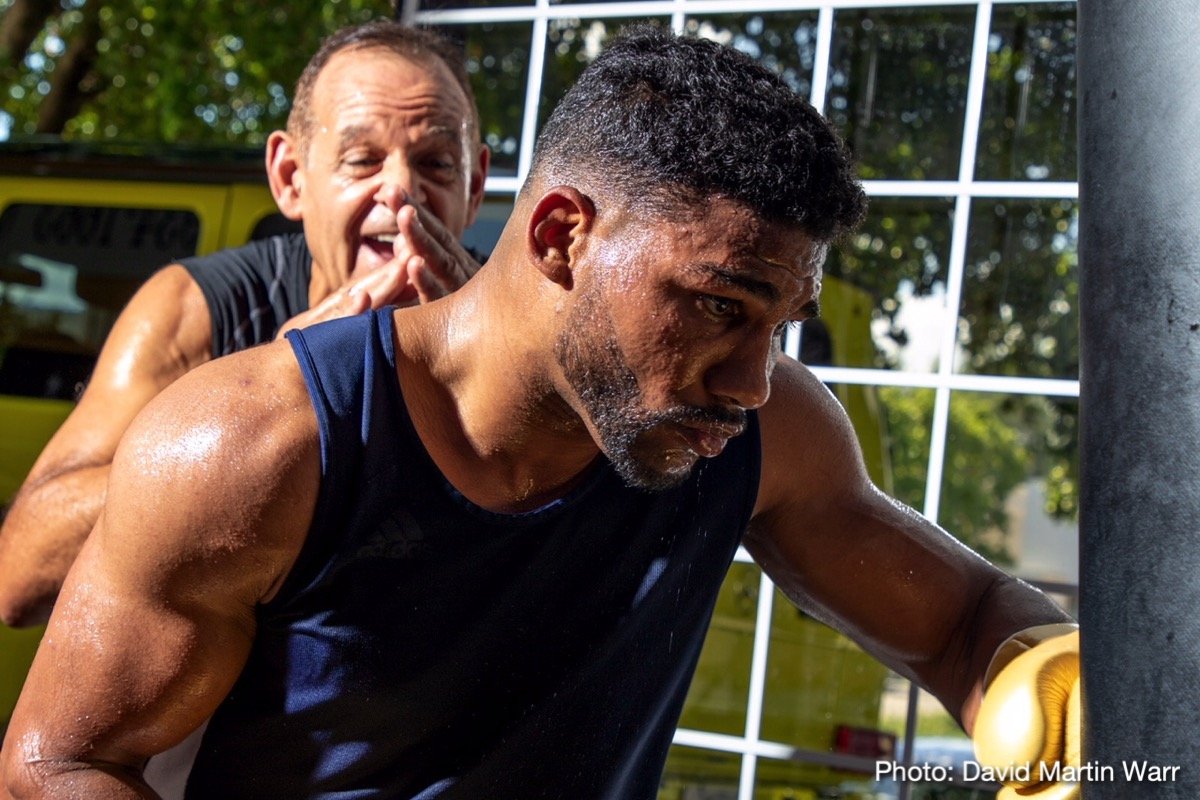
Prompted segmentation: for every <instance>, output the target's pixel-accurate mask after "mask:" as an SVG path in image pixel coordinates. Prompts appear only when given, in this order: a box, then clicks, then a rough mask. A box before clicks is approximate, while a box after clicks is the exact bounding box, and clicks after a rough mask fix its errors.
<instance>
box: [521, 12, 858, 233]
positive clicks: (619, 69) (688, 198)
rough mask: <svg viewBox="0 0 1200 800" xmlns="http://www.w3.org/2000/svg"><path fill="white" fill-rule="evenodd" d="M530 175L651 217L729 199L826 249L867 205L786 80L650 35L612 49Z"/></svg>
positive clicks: (628, 35) (640, 31)
mask: <svg viewBox="0 0 1200 800" xmlns="http://www.w3.org/2000/svg"><path fill="white" fill-rule="evenodd" d="M531 172H532V174H534V175H537V176H539V177H541V178H549V179H550V180H552V181H554V182H570V181H577V182H581V183H582V184H584V185H593V186H594V185H597V184H599V185H600V186H601V187H602V188H604V189H605V190H608V191H612V192H614V193H616V194H617V196H619V197H620V198H621V199H622V200H623V201H626V202H629V203H631V204H633V205H646V204H648V205H649V207H651V208H662V207H671V205H673V204H674V205H678V204H679V203H680V201H682V203H683V204H684V205H692V206H694V205H697V204H702V203H703V202H704V201H705V200H706V199H707V198H710V197H714V196H722V197H726V198H729V199H732V200H735V201H740V202H743V203H745V204H746V205H748V206H749V207H750V208H752V209H754V210H755V211H756V212H757V213H758V214H760V215H761V216H762V217H764V218H765V219H770V220H772V221H779V222H786V223H793V224H797V225H799V226H800V227H801V229H803V230H804V231H805V232H806V233H808V234H809V235H810V236H812V237H814V238H815V239H817V240H818V241H830V240H832V239H834V238H836V237H837V236H839V235H840V234H841V233H843V232H845V231H847V230H850V229H852V228H854V227H855V226H857V225H858V224H859V222H861V221H862V217H863V215H864V214H865V212H866V204H867V201H866V195H865V194H864V193H863V190H862V186H861V185H860V184H859V182H858V180H857V178H856V177H855V175H854V168H853V164H852V161H851V158H850V156H849V153H848V151H847V149H846V147H845V145H844V144H843V143H842V141H841V139H840V138H839V137H838V135H837V133H835V132H834V130H833V128H832V127H831V126H830V124H829V123H828V122H827V121H826V120H825V119H824V118H823V117H822V116H821V115H820V114H819V113H817V111H816V109H814V108H813V107H812V106H811V105H809V104H808V103H807V102H806V101H805V100H804V99H803V98H801V97H800V96H799V95H797V94H796V93H795V92H794V91H793V90H792V89H791V88H790V87H788V85H787V84H786V83H784V82H783V80H781V79H780V78H779V77H778V76H777V75H775V74H774V73H772V72H771V71H769V70H768V69H766V68H764V67H763V66H761V65H759V64H757V63H756V62H754V61H753V60H752V59H751V58H750V57H749V56H746V55H745V54H743V53H740V52H738V51H737V50H734V49H733V48H731V47H726V46H723V45H720V44H717V43H716V42H712V41H708V40H706V39H699V38H693V37H685V36H676V35H674V34H671V33H669V32H666V31H663V30H661V29H659V28H655V27H650V26H647V25H642V26H638V27H635V28H631V29H627V30H626V31H624V32H623V33H622V34H621V35H620V36H619V37H617V38H615V39H613V40H612V41H611V42H610V43H609V44H608V45H607V46H606V47H605V49H604V51H603V52H602V53H601V54H600V55H599V57H598V58H597V59H596V60H595V61H594V62H593V63H592V64H591V65H590V66H589V67H588V68H587V69H586V70H584V72H583V74H582V75H581V76H580V78H579V81H578V82H577V83H576V84H575V85H574V86H573V87H572V88H571V90H570V91H569V92H567V94H566V96H565V97H564V98H563V100H562V102H560V103H559V105H558V107H557V108H556V109H555V110H554V113H553V114H551V116H550V119H549V121H548V122H547V123H546V126H545V128H544V129H543V130H542V133H541V135H540V137H539V138H538V146H537V150H536V154H535V157H534V162H533V167H532V170H531Z"/></svg>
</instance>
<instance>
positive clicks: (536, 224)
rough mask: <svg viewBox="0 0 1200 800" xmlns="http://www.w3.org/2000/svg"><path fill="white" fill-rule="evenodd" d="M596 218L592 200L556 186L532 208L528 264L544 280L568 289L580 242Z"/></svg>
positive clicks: (527, 243)
mask: <svg viewBox="0 0 1200 800" xmlns="http://www.w3.org/2000/svg"><path fill="white" fill-rule="evenodd" d="M595 218H596V207H595V206H594V205H593V204H592V201H591V200H590V199H589V198H588V197H587V196H586V195H584V194H583V193H582V192H580V191H579V190H578V189H575V188H574V187H571V186H555V187H554V188H552V189H550V190H548V191H547V192H546V193H545V194H543V195H542V197H541V199H540V200H538V201H537V203H536V204H535V205H534V207H533V213H532V214H531V215H530V217H529V225H528V227H527V228H526V230H525V244H526V250H527V252H528V255H529V259H530V261H532V262H533V264H534V266H536V267H537V269H538V271H539V272H541V273H542V274H543V275H544V276H546V278H548V279H549V280H551V281H553V282H554V283H557V284H558V285H560V286H562V287H563V288H564V289H570V288H571V287H572V286H574V283H575V280H574V275H573V271H574V269H575V266H576V265H575V264H573V263H572V258H573V256H574V254H575V253H576V252H577V251H578V246H579V244H580V243H582V242H583V241H584V239H586V238H587V235H588V233H589V232H590V231H591V229H592V223H593V221H595Z"/></svg>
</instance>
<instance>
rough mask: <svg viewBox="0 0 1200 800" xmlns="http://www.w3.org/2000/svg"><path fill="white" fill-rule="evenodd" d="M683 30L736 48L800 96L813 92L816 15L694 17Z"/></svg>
mask: <svg viewBox="0 0 1200 800" xmlns="http://www.w3.org/2000/svg"><path fill="white" fill-rule="evenodd" d="M684 28H685V31H686V32H687V33H688V34H690V35H692V36H702V37H704V38H705V39H712V40H713V41H716V42H720V43H722V44H728V45H732V46H733V47H736V48H737V49H738V50H741V51H742V52H743V53H746V54H747V55H749V56H751V57H752V58H754V59H755V60H756V61H758V63H760V64H762V65H763V66H764V67H767V68H768V69H770V70H772V71H774V72H776V73H778V74H779V75H780V76H782V77H783V79H784V80H785V81H787V84H788V85H789V86H791V87H792V88H793V89H795V90H796V91H797V92H798V93H799V94H801V95H803V96H804V97H808V96H809V94H810V93H811V91H812V73H813V60H814V58H815V56H816V50H817V14H816V12H813V11H800V12H790V13H778V14H719V15H711V16H693V17H688V19H687V21H686V22H685V23H684Z"/></svg>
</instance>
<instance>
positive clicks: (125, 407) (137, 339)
mask: <svg viewBox="0 0 1200 800" xmlns="http://www.w3.org/2000/svg"><path fill="white" fill-rule="evenodd" d="M266 160H267V172H268V176H269V179H270V184H271V190H272V192H273V194H274V196H275V200H276V202H277V204H278V205H279V208H280V210H281V211H282V212H283V214H284V215H286V216H287V217H289V218H290V219H293V220H300V221H301V222H302V224H303V226H304V234H303V236H301V235H300V234H294V235H290V236H278V237H274V238H271V239H267V240H265V241H261V242H255V243H253V244H250V245H247V246H246V247H242V248H238V249H236V250H230V251H225V252H221V253H217V254H215V255H213V256H208V257H203V258H194V259H188V260H186V261H184V262H182V263H180V264H175V265H172V266H169V267H167V268H165V269H163V270H161V271H160V272H158V273H157V274H156V275H154V277H152V278H151V279H150V280H149V281H148V282H147V283H146V284H145V285H144V286H143V287H142V288H141V289H140V290H139V291H138V293H137V294H136V295H135V296H134V298H133V299H132V300H131V301H130V303H129V305H128V307H127V308H126V309H125V311H124V312H123V313H122V314H121V316H120V318H119V319H118V320H117V323H116V325H115V326H114V328H113V331H112V333H111V335H110V336H109V338H108V341H107V342H106V343H105V345H104V348H103V350H102V352H101V354H100V359H99V361H98V362H97V366H96V370H95V373H94V374H93V375H92V378H91V381H90V382H89V384H88V388H87V391H86V392H85V393H84V395H83V397H82V399H81V400H80V402H79V405H78V406H77V407H76V409H75V410H74V411H73V413H72V414H71V416H70V417H69V418H68V419H67V421H66V422H65V423H64V424H63V426H62V427H61V429H60V430H59V431H58V433H57V434H56V435H55V436H54V438H53V439H52V440H51V441H50V443H49V444H48V445H47V446H46V449H45V450H44V451H43V453H42V454H41V456H40V457H39V459H38V461H37V463H36V464H35V465H34V467H33V469H32V470H31V471H30V474H29V476H28V478H27V479H26V481H25V484H24V486H23V487H22V488H21V491H20V492H19V493H18V494H17V497H16V498H15V500H14V502H13V506H12V509H11V510H10V512H9V514H8V517H7V519H6V520H5V522H4V527H3V529H2V530H0V619H2V620H3V621H4V622H5V623H7V624H9V625H27V624H33V623H38V622H44V621H45V620H46V618H47V617H48V616H49V613H50V609H51V607H52V605H53V603H54V599H55V597H56V596H57V594H58V590H59V587H60V586H61V585H62V580H63V577H64V576H65V575H66V572H67V569H68V568H69V567H70V565H71V563H72V562H73V561H74V559H75V556H76V554H77V553H78V552H79V548H80V546H81V545H82V543H83V541H84V539H85V538H86V537H87V535H88V533H89V532H90V531H91V529H92V526H93V525H94V524H95V523H96V520H97V519H98V518H99V516H100V511H101V508H102V507H103V505H104V498H105V487H106V484H107V481H108V475H109V470H110V466H111V462H112V457H113V453H114V452H115V450H116V447H117V442H118V441H119V440H120V438H121V434H122V433H124V431H125V429H126V427H128V425H129V423H130V421H131V420H132V419H133V418H134V416H136V414H137V413H138V411H140V410H141V409H142V407H143V406H145V405H146V403H147V402H149V400H150V399H151V398H153V397H154V396H155V395H156V394H158V393H159V392H160V391H162V390H163V389H164V388H165V387H166V386H168V385H169V384H171V383H173V382H174V381H175V380H177V379H178V378H179V377H180V376H181V375H183V374H184V373H186V372H188V371H189V370H191V369H194V368H195V367H197V366H199V365H200V364H202V363H204V362H206V361H209V360H211V359H212V358H214V357H217V356H221V355H225V354H227V353H231V352H235V351H238V350H242V349H244V348H246V347H249V346H252V345H255V344H260V343H262V342H266V341H270V340H272V339H274V338H275V337H276V336H277V335H279V334H280V333H281V332H283V331H286V330H289V329H292V328H297V327H302V326H305V325H310V324H312V323H314V322H318V321H321V320H325V319H332V318H334V317H341V316H346V315H350V314H356V313H359V312H361V311H364V310H366V309H368V308H378V307H381V306H383V305H387V304H401V305H404V304H411V303H416V302H417V301H422V302H423V301H427V300H430V299H434V298H437V297H441V296H442V295H444V294H446V293H448V292H451V291H453V290H455V289H457V288H458V287H459V286H461V285H462V284H463V283H464V282H466V280H467V279H468V278H470V277H471V275H472V274H474V272H475V271H476V270H477V269H478V268H479V265H478V264H477V263H476V262H475V260H474V259H473V258H472V256H471V255H470V254H468V253H467V252H466V251H465V250H463V248H462V247H461V246H460V245H459V244H458V243H457V240H458V237H459V236H461V235H462V232H463V230H464V229H465V228H466V227H467V226H468V225H470V223H471V222H472V220H473V219H474V217H475V213H476V211H477V210H478V208H479V204H480V201H481V200H482V198H483V186H484V178H485V176H486V173H487V166H488V151H487V148H486V147H484V146H482V145H481V144H480V141H479V126H478V121H477V119H476V111H475V100H474V95H473V94H472V92H471V86H470V83H469V82H468V80H467V76H466V70H465V68H464V66H463V61H462V56H461V53H460V52H459V51H458V50H457V49H456V48H455V47H454V46H453V45H451V44H449V43H447V42H445V41H443V40H442V39H441V38H440V37H438V36H437V35H435V34H433V33H430V32H427V31H419V30H414V29H411V28H407V27H404V26H401V25H400V24H398V23H395V22H386V21H380V22H373V23H369V24H366V25H360V26H355V27H351V28H346V29H343V30H341V31H339V32H337V33H335V34H334V35H333V36H331V37H329V38H328V39H327V40H326V41H325V42H324V43H323V44H322V46H321V48H320V49H319V50H318V52H317V53H316V54H315V55H314V56H313V58H312V60H311V61H310V62H309V64H308V66H307V67H306V68H305V70H304V72H303V73H302V75H301V77H300V80H299V84H298V86H297V88H296V93H295V100H294V103H293V107H292V111H291V115H290V117H289V119H288V129H287V131H276V132H274V133H272V134H271V136H270V138H269V139H268V145H267V153H266Z"/></svg>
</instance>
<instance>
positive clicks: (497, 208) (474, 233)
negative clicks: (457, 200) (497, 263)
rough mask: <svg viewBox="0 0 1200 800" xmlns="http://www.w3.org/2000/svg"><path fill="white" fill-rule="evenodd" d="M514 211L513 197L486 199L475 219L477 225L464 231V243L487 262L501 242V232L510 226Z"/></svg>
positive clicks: (503, 196) (491, 197)
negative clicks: (509, 222)
mask: <svg viewBox="0 0 1200 800" xmlns="http://www.w3.org/2000/svg"><path fill="white" fill-rule="evenodd" d="M512 210H513V198H512V195H495V196H492V195H489V196H487V197H485V198H484V200H483V205H481V206H480V207H479V214H478V215H477V216H476V217H475V224H473V225H472V226H471V227H469V228H467V229H466V230H465V231H463V236H462V243H463V244H464V245H465V246H466V247H469V248H471V249H473V250H474V251H475V252H476V253H478V254H479V255H481V256H483V257H484V258H485V260H486V258H487V256H489V255H491V253H492V250H493V249H495V247H496V242H497V241H499V240H500V232H501V231H502V230H504V226H505V225H507V224H508V218H509V216H510V215H511V214H512Z"/></svg>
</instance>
